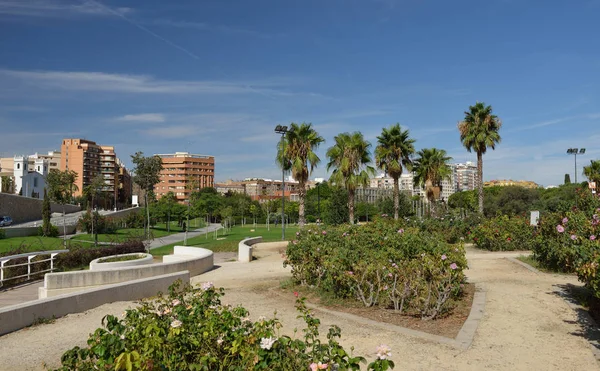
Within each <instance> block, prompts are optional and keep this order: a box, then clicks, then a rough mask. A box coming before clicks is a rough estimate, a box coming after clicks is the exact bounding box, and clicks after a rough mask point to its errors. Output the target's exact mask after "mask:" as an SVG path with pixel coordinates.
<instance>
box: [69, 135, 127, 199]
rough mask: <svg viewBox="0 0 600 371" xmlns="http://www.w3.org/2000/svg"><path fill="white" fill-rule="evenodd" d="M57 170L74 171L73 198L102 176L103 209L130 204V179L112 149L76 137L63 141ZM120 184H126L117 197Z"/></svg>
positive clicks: (81, 193)
mask: <svg viewBox="0 0 600 371" xmlns="http://www.w3.org/2000/svg"><path fill="white" fill-rule="evenodd" d="M60 170H61V171H64V170H73V171H75V172H76V173H77V180H76V181H75V184H76V185H77V190H76V191H75V192H74V193H73V196H75V197H78V196H81V195H83V190H84V189H85V187H87V186H88V185H90V184H91V183H92V181H93V180H94V178H95V177H97V176H101V177H102V179H103V180H104V184H103V185H102V188H101V192H102V193H103V194H104V197H101V200H102V202H103V207H105V208H107V209H108V208H114V207H116V205H117V204H118V203H123V204H129V202H130V201H129V197H130V196H131V177H130V176H129V173H128V172H127V169H126V168H125V167H124V166H123V164H122V163H121V161H120V160H119V159H118V158H117V154H116V153H115V148H114V146H106V145H99V144H97V143H96V142H94V141H91V140H87V139H79V138H69V139H63V141H62V145H61V161H60ZM121 182H122V183H123V187H126V185H125V184H128V185H127V187H129V188H128V192H127V193H125V191H123V192H121V193H123V196H124V197H125V196H126V197H127V198H126V199H124V198H120V194H121V193H120V192H119V190H120V187H121Z"/></svg>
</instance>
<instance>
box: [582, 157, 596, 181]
mask: <svg viewBox="0 0 600 371" xmlns="http://www.w3.org/2000/svg"><path fill="white" fill-rule="evenodd" d="M583 175H585V176H586V177H587V178H588V180H589V181H590V182H596V183H600V160H590V164H589V165H588V166H584V167H583ZM597 186H598V184H597Z"/></svg>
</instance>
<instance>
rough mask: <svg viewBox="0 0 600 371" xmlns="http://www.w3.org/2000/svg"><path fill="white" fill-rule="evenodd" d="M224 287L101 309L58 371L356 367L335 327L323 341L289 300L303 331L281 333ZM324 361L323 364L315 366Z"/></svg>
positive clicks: (382, 352) (380, 365)
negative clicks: (229, 298) (226, 301)
mask: <svg viewBox="0 0 600 371" xmlns="http://www.w3.org/2000/svg"><path fill="white" fill-rule="evenodd" d="M223 295H224V290H223V289H215V288H214V287H212V284H211V283H204V284H203V285H202V288H191V287H190V286H184V287H180V283H175V284H174V285H173V286H171V287H170V288H169V295H168V296H163V295H162V294H160V295H159V296H158V298H155V299H152V300H143V301H142V302H141V303H140V305H139V306H138V307H137V308H135V309H128V310H127V311H126V312H125V314H124V317H123V318H122V319H119V318H117V317H115V316H111V315H107V316H106V317H104V318H103V320H102V327H101V328H99V329H97V330H96V331H95V332H94V333H93V334H91V335H90V337H89V339H88V345H87V347H84V348H80V347H74V348H73V349H71V350H69V351H67V352H65V353H64V354H63V356H62V358H61V362H62V368H60V369H59V370H74V369H77V370H81V371H86V370H96V369H105V370H107V369H114V370H126V369H127V370H129V369H135V370H157V369H158V370H306V369H312V370H315V369H319V363H320V364H321V368H320V369H325V367H327V368H326V369H327V370H333V369H335V370H340V371H341V370H359V369H360V364H361V363H365V362H366V361H365V359H364V358H363V357H353V356H352V355H351V354H349V353H348V352H347V351H346V350H345V349H344V348H343V347H342V346H341V345H340V344H339V342H338V339H339V338H340V337H341V330H340V328H339V327H337V326H335V325H334V326H331V327H330V328H329V331H328V333H327V336H326V339H327V340H326V341H322V340H321V338H320V337H319V327H320V321H319V319H318V318H316V317H315V316H314V314H313V313H312V312H311V310H309V309H308V308H307V307H306V305H305V304H304V300H303V299H298V300H296V308H297V310H298V312H299V318H302V319H303V320H304V322H305V323H306V328H305V329H303V330H302V333H303V337H301V338H296V337H293V338H292V337H289V336H285V335H283V336H280V335H279V329H280V328H281V327H282V324H281V323H280V322H279V320H278V319H277V318H271V319H267V318H264V317H261V318H259V319H258V320H257V321H256V322H252V321H251V320H250V319H249V317H248V316H249V313H248V311H247V310H246V309H245V308H243V307H241V306H237V307H232V306H226V305H222V304H221V297H222V296H223ZM377 352H378V358H377V359H376V360H375V361H374V362H372V363H370V364H369V366H368V367H367V369H368V370H382V371H383V370H387V369H391V368H393V367H394V364H393V362H391V361H390V360H389V359H387V358H388V356H389V355H390V349H389V348H387V347H385V346H380V348H378V349H377ZM322 365H326V366H322Z"/></svg>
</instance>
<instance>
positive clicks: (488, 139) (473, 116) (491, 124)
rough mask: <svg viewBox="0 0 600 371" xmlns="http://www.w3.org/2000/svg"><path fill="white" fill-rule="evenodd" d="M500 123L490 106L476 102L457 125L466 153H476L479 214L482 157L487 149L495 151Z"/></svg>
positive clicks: (481, 192)
mask: <svg viewBox="0 0 600 371" xmlns="http://www.w3.org/2000/svg"><path fill="white" fill-rule="evenodd" d="M501 127H502V121H501V120H500V119H499V118H498V117H497V116H496V115H494V114H492V106H486V105H485V103H482V102H477V103H475V105H474V106H470V107H469V111H467V112H465V118H464V120H463V121H461V122H459V123H458V131H459V133H460V141H461V142H462V144H463V146H464V147H465V148H466V149H467V151H469V152H472V151H475V152H476V153H477V189H478V201H479V213H480V214H483V155H484V154H485V153H486V151H487V149H488V148H491V149H492V150H494V149H496V144H497V143H500V140H501V138H500V133H499V131H500V128H501Z"/></svg>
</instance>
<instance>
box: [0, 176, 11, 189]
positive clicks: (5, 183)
mask: <svg viewBox="0 0 600 371" xmlns="http://www.w3.org/2000/svg"><path fill="white" fill-rule="evenodd" d="M0 181H1V182H2V187H1V188H2V193H10V194H14V193H15V181H14V180H13V178H12V177H11V176H7V175H3V176H1V177H0Z"/></svg>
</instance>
